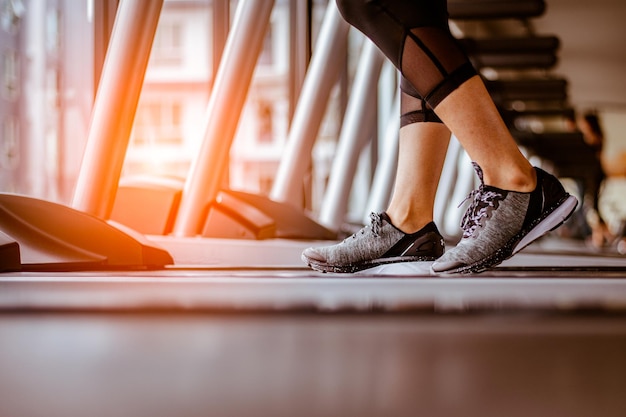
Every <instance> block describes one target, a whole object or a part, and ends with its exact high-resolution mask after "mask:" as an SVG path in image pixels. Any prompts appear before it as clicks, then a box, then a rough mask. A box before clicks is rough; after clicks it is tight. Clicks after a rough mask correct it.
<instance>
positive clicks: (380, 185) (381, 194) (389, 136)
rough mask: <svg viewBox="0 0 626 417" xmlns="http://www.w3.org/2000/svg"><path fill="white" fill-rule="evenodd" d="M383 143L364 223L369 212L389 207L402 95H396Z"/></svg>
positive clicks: (395, 163) (395, 165)
mask: <svg viewBox="0 0 626 417" xmlns="http://www.w3.org/2000/svg"><path fill="white" fill-rule="evenodd" d="M391 109H392V110H391V113H390V117H389V120H388V122H387V125H386V129H385V133H384V135H383V140H382V141H381V143H383V144H384V146H383V147H381V151H380V158H379V160H378V165H377V166H376V172H375V174H374V180H373V181H372V186H371V188H370V194H369V197H368V200H367V204H366V205H365V210H364V212H363V214H364V217H363V223H367V222H368V221H369V213H371V212H377V213H378V212H380V211H382V210H385V209H386V208H387V205H388V204H389V200H390V198H391V190H392V189H393V184H394V181H395V178H396V170H397V167H398V144H399V136H398V131H399V130H400V97H399V96H398V95H396V98H395V99H394V104H393V106H392V107H391Z"/></svg>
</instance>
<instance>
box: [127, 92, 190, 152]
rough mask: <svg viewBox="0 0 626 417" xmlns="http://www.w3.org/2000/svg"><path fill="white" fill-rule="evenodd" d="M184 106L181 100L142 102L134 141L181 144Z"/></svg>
mask: <svg viewBox="0 0 626 417" xmlns="http://www.w3.org/2000/svg"><path fill="white" fill-rule="evenodd" d="M182 107H183V106H182V104H181V103H180V102H157V101H154V102H147V103H142V104H141V105H140V106H139V107H138V109H137V117H136V120H135V131H134V135H133V140H134V143H135V144H137V145H146V144H158V145H181V144H182V143H183V135H182Z"/></svg>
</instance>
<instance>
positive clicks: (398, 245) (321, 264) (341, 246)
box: [302, 213, 444, 273]
mask: <svg viewBox="0 0 626 417" xmlns="http://www.w3.org/2000/svg"><path fill="white" fill-rule="evenodd" d="M370 219H371V224H370V225H367V226H365V227H364V228H362V229H361V230H360V231H359V232H357V233H355V234H353V235H352V236H350V237H348V238H346V239H344V241H343V242H341V243H338V244H336V245H332V246H325V247H318V248H309V249H306V250H305V251H304V252H302V260H303V261H304V263H306V264H307V265H308V266H309V267H311V268H313V269H314V270H316V271H322V272H344V273H346V272H347V273H351V272H357V271H361V270H363V269H367V268H372V267H375V266H379V265H383V264H390V263H395V262H416V261H434V260H435V259H437V258H438V257H440V256H441V255H442V254H443V252H444V241H443V237H442V236H441V233H439V230H437V226H435V223H433V222H431V223H429V224H427V225H426V226H424V227H423V228H422V229H421V230H419V231H417V232H415V233H411V234H406V233H404V232H402V231H401V230H399V229H397V228H396V227H395V226H394V225H393V224H391V220H390V219H389V216H387V214H386V213H380V214H377V213H372V214H370Z"/></svg>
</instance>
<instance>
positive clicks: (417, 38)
mask: <svg viewBox="0 0 626 417" xmlns="http://www.w3.org/2000/svg"><path fill="white" fill-rule="evenodd" d="M468 63H469V61H468V59H467V56H466V55H465V54H464V53H463V51H462V50H461V49H460V48H459V46H458V45H457V43H456V41H455V40H454V38H453V37H452V35H451V34H450V33H449V32H447V31H445V30H443V29H441V28H438V27H421V28H414V29H411V30H410V32H409V33H408V34H407V37H406V39H405V42H404V49H403V52H402V61H401V71H402V74H403V75H404V76H405V77H406V78H407V79H408V80H409V81H410V82H411V84H412V85H413V86H414V87H415V89H416V90H417V92H418V93H419V94H420V96H421V97H424V98H425V99H426V101H427V102H428V104H429V105H430V107H431V108H435V107H437V105H438V104H439V102H440V101H441V100H442V99H443V98H439V97H437V99H433V98H434V97H435V96H437V90H439V89H444V90H445V91H452V90H454V89H455V88H456V87H458V86H459V85H460V83H462V82H463V81H465V80H467V79H468V78H470V77H471V76H472V75H473V74H475V71H474V72H473V73H472V74H469V73H468V74H467V76H464V77H462V78H461V79H460V80H459V79H458V77H455V76H453V74H456V73H458V71H463V72H464V73H465V72H467V71H468V68H467V64H468ZM446 95H447V94H446Z"/></svg>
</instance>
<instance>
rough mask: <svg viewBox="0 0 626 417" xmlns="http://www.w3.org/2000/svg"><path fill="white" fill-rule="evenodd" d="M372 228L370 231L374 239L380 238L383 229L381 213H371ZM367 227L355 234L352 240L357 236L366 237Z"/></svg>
mask: <svg viewBox="0 0 626 417" xmlns="http://www.w3.org/2000/svg"><path fill="white" fill-rule="evenodd" d="M370 223H371V225H370V227H369V229H370V230H371V231H372V234H373V235H374V237H379V236H380V230H381V229H382V227H383V218H382V217H381V216H380V214H379V213H373V212H372V213H370ZM367 229H368V228H367V227H363V228H362V229H361V230H359V231H358V232H357V233H354V234H353V235H352V236H350V237H351V238H352V239H355V238H356V236H357V234H361V235H364V234H365V232H366V231H367Z"/></svg>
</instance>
